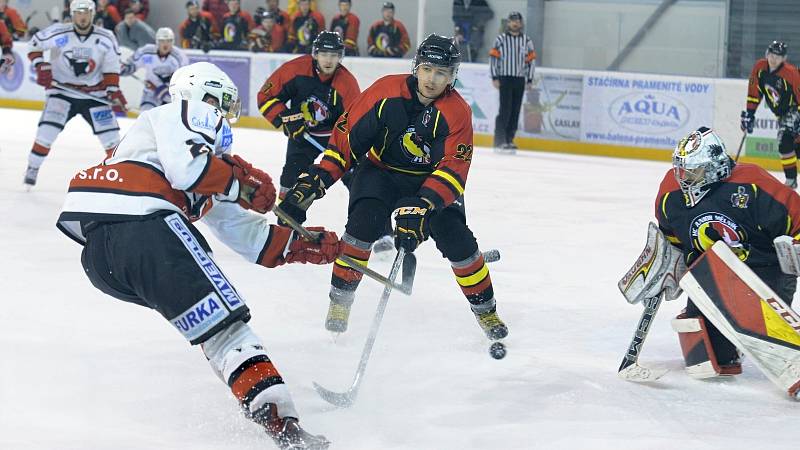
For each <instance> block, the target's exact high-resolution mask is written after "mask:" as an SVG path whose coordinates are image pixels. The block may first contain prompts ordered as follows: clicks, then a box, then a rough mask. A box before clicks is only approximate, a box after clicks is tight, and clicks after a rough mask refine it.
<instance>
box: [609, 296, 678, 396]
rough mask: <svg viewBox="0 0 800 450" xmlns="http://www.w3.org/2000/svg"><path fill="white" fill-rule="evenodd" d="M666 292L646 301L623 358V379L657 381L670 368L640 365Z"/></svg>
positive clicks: (620, 367)
mask: <svg viewBox="0 0 800 450" xmlns="http://www.w3.org/2000/svg"><path fill="white" fill-rule="evenodd" d="M663 298H664V294H663V293H661V294H660V295H659V296H657V297H653V298H646V299H644V301H643V302H642V303H644V311H642V317H641V318H640V319H639V324H638V325H637V326H636V332H635V333H634V334H633V339H632V340H631V343H630V345H628V351H627V352H626V353H625V357H624V358H623V359H622V364H620V365H619V370H618V373H617V374H618V375H619V377H620V378H622V379H623V380H627V381H636V382H647V381H655V380H658V379H659V378H661V377H663V376H664V375H665V374H666V373H667V372H669V369H648V368H647V367H642V366H640V365H639V363H638V360H639V354H640V353H641V352H642V345H643V344H644V340H645V338H646V337H647V332H648V331H650V325H652V324H653V319H654V318H655V315H656V313H657V312H658V307H659V306H661V300H662V299H663Z"/></svg>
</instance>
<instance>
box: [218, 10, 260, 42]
mask: <svg viewBox="0 0 800 450" xmlns="http://www.w3.org/2000/svg"><path fill="white" fill-rule="evenodd" d="M255 27H256V23H255V22H254V21H253V17H252V16H251V15H250V13H248V12H247V11H238V12H236V14H232V13H227V14H225V16H224V17H223V18H222V40H221V41H220V45H219V48H222V49H227V50H242V49H246V48H247V44H248V35H249V34H250V30H252V29H253V28H255Z"/></svg>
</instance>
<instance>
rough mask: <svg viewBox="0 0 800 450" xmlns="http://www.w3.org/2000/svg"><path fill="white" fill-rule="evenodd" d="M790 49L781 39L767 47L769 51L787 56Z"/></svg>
mask: <svg viewBox="0 0 800 450" xmlns="http://www.w3.org/2000/svg"><path fill="white" fill-rule="evenodd" d="M788 50H789V48H788V47H787V46H786V43H784V42H781V41H772V44H769V47H767V53H772V54H774V55H778V56H786V52H787V51H788Z"/></svg>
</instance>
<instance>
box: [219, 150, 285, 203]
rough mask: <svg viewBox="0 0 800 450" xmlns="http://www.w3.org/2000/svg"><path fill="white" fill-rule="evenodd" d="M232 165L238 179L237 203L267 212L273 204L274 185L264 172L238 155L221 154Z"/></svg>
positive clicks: (234, 174)
mask: <svg viewBox="0 0 800 450" xmlns="http://www.w3.org/2000/svg"><path fill="white" fill-rule="evenodd" d="M222 159H223V160H225V162H227V163H228V164H230V165H232V166H233V176H234V178H236V179H237V180H238V181H239V199H238V200H237V202H236V203H238V204H239V205H240V206H241V207H242V208H244V209H252V210H253V211H256V212H259V213H261V214H265V213H267V212H268V211H269V210H271V209H272V207H273V206H274V205H275V186H274V185H273V184H272V178H271V177H270V176H269V175H267V173H266V172H264V171H262V170H259V169H256V168H255V167H253V165H252V164H250V163H249V162H247V161H245V160H244V159H242V158H241V157H240V156H239V155H228V154H225V155H222Z"/></svg>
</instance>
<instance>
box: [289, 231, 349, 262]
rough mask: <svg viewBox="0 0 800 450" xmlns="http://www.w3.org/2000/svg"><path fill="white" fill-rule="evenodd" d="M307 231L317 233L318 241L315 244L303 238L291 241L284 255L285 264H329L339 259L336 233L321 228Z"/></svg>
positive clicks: (339, 251)
mask: <svg viewBox="0 0 800 450" xmlns="http://www.w3.org/2000/svg"><path fill="white" fill-rule="evenodd" d="M308 231H310V232H312V233H318V234H319V239H318V240H317V242H312V241H307V240H305V239H303V238H299V239H295V240H294V241H292V243H291V244H289V253H287V254H286V262H287V263H289V264H291V263H302V264H305V263H311V264H330V263H332V262H333V261H335V260H336V258H338V257H339V255H340V254H341V250H340V248H339V236H337V235H336V233H334V232H333V231H326V230H325V228H323V227H309V228H308ZM295 234H296V233H295Z"/></svg>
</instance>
